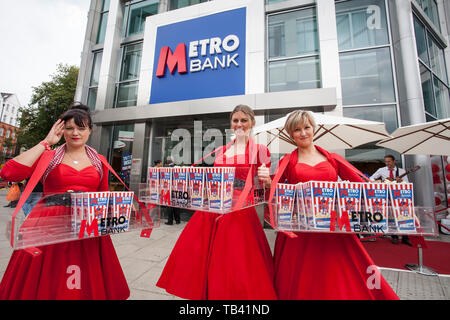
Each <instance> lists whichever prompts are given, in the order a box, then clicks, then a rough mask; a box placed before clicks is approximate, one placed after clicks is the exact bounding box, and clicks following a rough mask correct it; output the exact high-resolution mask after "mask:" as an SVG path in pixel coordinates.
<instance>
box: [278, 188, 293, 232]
mask: <svg viewBox="0 0 450 320" xmlns="http://www.w3.org/2000/svg"><path fill="white" fill-rule="evenodd" d="M296 190H297V187H296V185H295V184H287V183H278V184H277V189H276V201H277V211H278V215H277V217H278V228H281V229H283V228H287V229H292V227H293V226H292V222H293V215H294V204H295V193H296Z"/></svg>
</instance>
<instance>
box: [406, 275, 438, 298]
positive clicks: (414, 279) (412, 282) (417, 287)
mask: <svg viewBox="0 0 450 320" xmlns="http://www.w3.org/2000/svg"><path fill="white" fill-rule="evenodd" d="M397 295H398V296H399V298H400V299H402V300H442V299H445V294H444V290H443V288H442V285H441V282H440V281H439V277H437V276H425V275H421V274H418V273H416V272H399V280H398V286H397Z"/></svg>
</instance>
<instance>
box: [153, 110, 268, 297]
mask: <svg viewBox="0 0 450 320" xmlns="http://www.w3.org/2000/svg"><path fill="white" fill-rule="evenodd" d="M230 118H231V128H232V129H233V130H234V133H235V134H236V140H235V141H234V143H232V144H231V146H229V147H228V148H227V146H225V147H223V148H222V149H221V150H220V152H218V154H216V160H215V163H214V166H234V167H236V173H235V177H236V179H238V181H239V180H241V182H242V183H244V182H245V181H246V179H247V175H248V174H249V170H251V172H250V174H251V175H252V176H251V178H252V179H251V180H252V181H253V175H256V174H257V175H258V178H259V179H260V180H263V181H264V180H267V179H269V180H270V177H269V169H268V167H270V154H269V151H268V150H267V148H265V147H264V146H261V145H256V144H255V143H254V142H253V140H252V139H250V138H249V134H250V132H251V128H252V127H253V126H254V124H255V119H254V113H253V110H252V109H251V108H250V107H248V106H243V105H240V106H237V107H236V108H235V109H234V110H233V112H232V113H231V116H230ZM255 153H256V154H255ZM253 159H256V161H253ZM262 164H265V165H266V166H267V167H265V166H262ZM235 189H236V188H235ZM238 194H239V192H237V194H236V195H238ZM156 285H157V286H158V287H161V288H164V289H165V290H166V291H167V292H168V293H170V294H173V295H176V296H179V297H181V298H185V299H195V300H199V299H211V300H213V299H214V300H217V299H242V300H246V299H255V300H258V299H276V294H275V290H274V287H273V261H272V254H271V251H270V247H269V244H268V242H267V238H266V236H265V233H264V231H263V228H262V226H261V222H260V221H259V219H258V216H257V213H256V211H255V209H254V207H251V208H248V209H242V210H239V211H234V212H231V213H227V214H224V215H221V214H217V213H212V212H200V211H198V212H195V214H194V215H193V216H192V218H191V219H190V220H189V223H188V224H187V225H186V227H185V228H184V230H183V232H182V233H181V235H180V237H179V238H178V241H177V243H176V244H175V246H174V248H173V250H172V253H171V255H170V257H169V259H168V261H167V263H166V266H165V267H164V270H163V272H162V274H161V277H160V278H159V280H158V283H157V284H156Z"/></svg>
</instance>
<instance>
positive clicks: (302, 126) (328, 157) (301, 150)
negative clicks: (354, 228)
mask: <svg viewBox="0 0 450 320" xmlns="http://www.w3.org/2000/svg"><path fill="white" fill-rule="evenodd" d="M285 129H286V131H287V132H288V133H289V135H290V136H291V137H292V139H294V141H295V143H296V144H297V149H296V150H295V151H294V152H292V153H291V154H290V155H287V156H286V157H288V158H287V159H285V160H283V159H282V160H280V165H279V168H282V167H283V165H281V163H282V162H283V161H286V160H288V164H287V166H286V167H285V169H284V170H283V172H281V171H280V170H279V171H278V172H277V173H276V176H279V177H281V178H280V179H279V180H278V179H275V180H274V181H273V183H277V182H280V183H283V182H287V183H290V184H296V183H299V182H307V181H311V180H314V181H337V180H338V177H340V178H341V179H342V180H349V181H354V182H364V181H365V180H363V179H362V178H361V175H362V174H361V173H360V172H359V171H358V170H357V169H356V168H354V167H353V166H352V165H351V164H349V163H348V162H347V161H345V159H343V158H342V157H340V156H339V155H337V154H333V153H329V152H327V151H326V150H324V149H322V148H320V147H318V146H315V145H314V143H313V136H314V131H315V129H316V124H315V121H314V118H313V116H312V115H311V113H309V112H307V111H296V112H293V113H292V114H290V116H289V117H288V119H287V120H286V124H285ZM276 180H278V181H276ZM274 251H275V252H274V268H275V288H276V290H277V294H278V298H279V299H314V300H319V299H333V300H334V299H343V300H352V299H398V297H397V295H396V294H395V293H394V291H393V290H392V289H391V288H390V287H389V285H388V283H387V282H386V281H385V280H384V279H383V278H382V276H381V274H377V275H376V276H379V277H380V278H379V279H380V282H379V284H380V285H379V286H373V287H372V286H368V284H367V283H368V278H369V277H370V276H371V275H373V270H372V269H370V268H369V267H370V266H374V262H373V261H372V259H371V258H370V257H369V255H368V254H367V252H366V251H365V249H364V248H363V246H362V245H361V243H360V242H359V240H358V239H357V237H356V236H355V235H354V234H351V235H348V234H347V235H344V234H332V233H306V232H305V233H300V232H297V233H295V234H294V235H293V236H292V235H290V236H288V235H286V234H285V233H280V232H279V233H278V234H277V238H276V242H275V250H274ZM368 270H369V271H370V270H372V271H370V272H369V273H368ZM369 282H370V281H369Z"/></svg>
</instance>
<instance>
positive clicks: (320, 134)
mask: <svg viewBox="0 0 450 320" xmlns="http://www.w3.org/2000/svg"><path fill="white" fill-rule="evenodd" d="M311 114H312V115H313V117H314V120H315V121H316V125H317V128H316V132H315V133H314V143H315V144H316V145H318V146H320V147H322V148H324V149H326V150H342V149H353V148H355V147H357V146H360V145H363V144H366V143H369V142H373V141H379V140H381V139H386V138H388V137H390V135H389V133H388V132H387V131H386V126H385V124H384V123H383V122H376V121H368V120H360V119H353V118H346V117H338V116H332V115H326V114H321V113H314V112H311ZM288 117H289V114H287V115H286V116H284V117H283V118H280V119H277V120H274V121H271V122H268V123H265V124H263V125H261V126H258V127H255V128H254V129H253V133H254V135H255V137H256V139H257V140H258V142H259V143H263V141H262V140H263V139H262V138H261V136H263V135H266V136H267V137H266V139H267V143H266V145H267V146H268V147H269V150H270V151H271V152H275V153H289V152H291V151H292V150H294V149H295V148H296V144H295V141H294V140H293V139H292V138H291V137H290V136H289V134H288V133H287V132H286V130H285V129H284V125H285V123H286V120H287V118H288Z"/></svg>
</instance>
